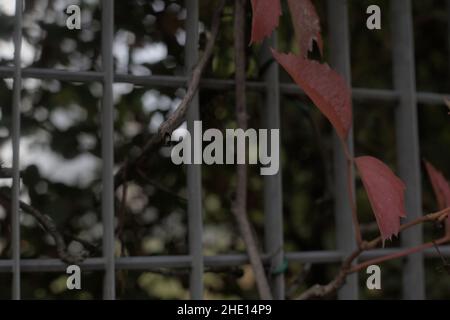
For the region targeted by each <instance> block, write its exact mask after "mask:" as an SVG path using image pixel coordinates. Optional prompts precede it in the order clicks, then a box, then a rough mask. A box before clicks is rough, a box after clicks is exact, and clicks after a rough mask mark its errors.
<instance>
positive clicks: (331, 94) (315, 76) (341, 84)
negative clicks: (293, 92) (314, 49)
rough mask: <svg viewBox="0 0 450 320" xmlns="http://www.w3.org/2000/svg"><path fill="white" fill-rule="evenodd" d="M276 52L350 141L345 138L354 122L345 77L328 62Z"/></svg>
mask: <svg viewBox="0 0 450 320" xmlns="http://www.w3.org/2000/svg"><path fill="white" fill-rule="evenodd" d="M272 54H273V56H274V57H275V59H276V60H277V61H278V63H280V64H281V65H282V66H283V68H284V69H285V70H286V71H287V72H288V73H289V74H290V76H291V77H292V78H293V79H294V81H295V82H296V83H297V85H299V86H300V88H302V89H303V91H304V92H305V93H306V94H307V95H308V97H309V98H310V99H311V100H312V101H313V102H314V104H315V105H316V106H317V107H318V108H319V110H320V111H321V112H322V113H323V114H324V115H325V117H327V119H328V120H329V121H330V122H331V124H332V125H333V126H334V128H335V129H336V132H337V134H338V135H339V137H340V138H341V139H342V141H343V143H344V145H346V143H345V141H346V139H347V135H348V132H349V130H350V128H351V126H352V106H351V94H350V89H349V88H348V86H347V83H346V82H345V80H344V78H342V77H341V76H340V75H339V74H338V73H337V72H335V71H334V70H333V69H331V68H330V67H329V66H328V65H327V64H326V63H325V64H320V63H319V62H317V61H313V60H308V59H305V58H303V57H300V56H295V55H293V54H291V53H290V54H284V53H279V52H277V51H276V50H273V49H272Z"/></svg>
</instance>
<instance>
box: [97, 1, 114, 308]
mask: <svg viewBox="0 0 450 320" xmlns="http://www.w3.org/2000/svg"><path fill="white" fill-rule="evenodd" d="M113 36H114V1H112V0H103V1H102V69H103V70H102V71H103V103H102V108H101V114H102V118H101V119H102V163H103V166H102V223H103V256H104V258H105V277H104V283H103V298H104V299H105V300H113V299H115V295H116V294H115V265H114V263H115V261H114V247H115V234H114V177H113V174H114V172H113V166H114V104H113V76H114V60H113V56H112V45H113Z"/></svg>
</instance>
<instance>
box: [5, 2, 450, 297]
mask: <svg viewBox="0 0 450 320" xmlns="http://www.w3.org/2000/svg"><path fill="white" fill-rule="evenodd" d="M101 4H102V61H103V62H102V71H101V72H90V71H88V72H72V71H62V70H55V69H37V68H21V63H20V57H21V42H22V31H21V30H22V25H23V24H22V12H23V1H22V0H16V14H15V29H14V47H15V53H14V67H0V78H3V79H6V78H9V79H11V78H12V79H13V80H14V86H13V105H12V108H13V110H12V146H13V170H14V175H13V186H12V258H11V259H2V260H0V272H3V273H11V272H12V275H13V281H12V298H13V299H20V297H21V294H20V288H21V273H24V272H62V271H64V270H65V267H66V266H65V265H64V263H62V262H61V261H60V260H58V259H21V257H20V223H19V191H20V190H19V187H20V176H19V163H20V154H19V145H20V134H21V131H20V122H21V121H20V107H21V88H22V79H23V78H34V79H56V80H63V81H74V82H75V81H76V82H83V83H87V82H99V83H102V85H103V88H104V90H103V101H102V109H101V112H102V118H101V126H102V160H103V166H102V184H103V188H102V224H103V230H104V234H103V255H102V257H99V258H89V259H87V260H85V261H84V262H83V263H82V264H81V265H80V267H81V269H82V270H102V271H104V299H114V298H115V272H116V270H121V269H127V270H145V269H149V268H158V267H165V268H181V267H183V268H186V267H190V293H191V298H193V299H201V298H202V296H203V273H204V266H235V265H242V264H245V263H248V259H247V257H246V255H244V254H225V255H215V256H204V255H203V254H202V230H203V227H202V198H201V184H202V181H201V167H200V165H190V166H188V168H187V184H188V188H187V190H188V221H189V223H188V238H189V254H188V255H177V256H135V257H120V258H116V257H115V256H114V241H115V236H114V184H113V164H114V141H113V129H114V128H113V111H114V110H113V101H112V93H113V92H112V88H113V83H131V84H136V85H142V86H145V87H174V88H176V87H179V86H183V85H185V84H186V82H187V81H188V76H189V70H191V68H192V67H193V66H194V64H195V63H196V60H197V58H198V51H197V49H198V46H197V44H198V40H199V33H198V29H199V28H198V25H199V7H198V6H199V0H186V8H187V19H186V35H187V39H186V59H185V64H186V76H185V77H179V76H156V75H152V76H145V77H144V76H133V75H127V74H114V69H113V56H112V45H113V32H114V31H113V30H114V19H113V17H114V1H112V0H102V1H101ZM347 6H348V4H347V1H346V0H328V1H327V8H328V17H327V18H328V21H329V23H328V24H329V41H330V51H331V64H332V65H333V66H334V67H335V68H336V69H337V70H338V71H339V72H340V73H341V74H343V75H344V76H345V78H346V79H347V81H348V82H349V83H350V82H351V81H350V77H351V75H350V40H349V30H348V25H349V20H348V7H347ZM390 11H391V17H390V21H391V25H392V37H393V41H392V43H393V46H394V48H393V52H392V59H393V66H394V68H393V79H394V88H393V89H392V90H377V89H369V88H353V91H352V92H353V98H354V99H355V100H364V101H367V100H370V101H394V102H396V103H397V110H396V133H397V137H396V138H397V142H398V143H397V144H398V145H401V146H402V149H401V150H400V149H398V150H397V159H398V168H399V173H400V176H401V178H402V179H403V180H404V181H405V182H406V184H407V185H408V186H409V187H408V189H407V191H406V205H407V211H408V213H409V219H413V218H415V217H417V216H419V215H421V214H422V208H421V207H422V205H421V183H420V158H419V143H418V141H419V140H418V135H419V133H418V128H417V103H418V102H420V103H431V104H442V103H443V101H444V95H441V94H436V93H430V92H416V88H415V71H414V68H415V64H414V41H413V27H412V8H411V0H395V1H390ZM449 18H450V11H449ZM275 44H276V40H275V36H274V37H272V38H271V39H270V40H269V41H266V43H265V44H264V49H263V50H264V54H263V55H262V61H261V63H262V64H263V63H264V62H265V61H267V59H270V57H271V55H270V53H269V50H268V48H269V46H273V47H274V46H275ZM264 60H265V61H264ZM278 79H279V67H278V66H277V65H276V64H271V66H270V67H269V68H268V70H267V71H266V74H265V76H264V80H263V81H261V82H249V83H247V87H248V90H253V91H257V92H260V93H261V94H264V95H265V96H266V99H265V101H266V102H265V112H264V115H265V119H264V121H265V123H264V126H265V127H267V128H269V129H270V128H279V127H280V96H281V95H283V94H292V93H299V92H300V90H299V89H298V88H297V86H296V85H294V84H290V83H279V80H278ZM200 87H201V88H208V89H226V88H232V87H233V81H232V80H218V79H203V80H202V81H201V85H200ZM196 119H199V100H198V94H197V96H196V97H195V98H194V99H193V101H192V105H191V108H190V110H189V114H188V117H187V122H188V129H189V130H192V123H193V121H194V120H196ZM350 140H352V135H351V136H350ZM334 154H335V157H334V172H335V217H336V219H335V220H336V243H337V247H336V250H333V251H300V252H284V251H283V250H282V248H283V216H282V212H283V209H282V196H283V193H282V181H281V179H282V178H281V173H279V174H277V175H274V176H265V178H264V185H265V190H264V193H265V197H264V199H265V200H264V201H265V202H264V211H265V213H264V217H265V218H264V226H265V233H264V244H265V253H264V254H263V259H264V260H265V261H266V262H268V263H270V264H271V265H280V264H281V263H282V261H283V259H284V258H286V259H287V260H288V261H290V262H300V263H336V262H339V261H341V260H342V259H343V258H344V257H345V256H346V255H347V254H348V253H349V252H350V251H352V250H353V249H354V247H355V242H354V236H353V230H352V229H353V228H352V222H351V210H350V204H349V202H348V200H347V199H348V196H347V194H346V192H347V191H346V190H347V188H346V172H345V169H344V168H345V167H346V165H345V158H344V155H343V154H342V151H341V147H340V145H339V143H338V140H337V138H336V139H335V141H334ZM421 242H422V230H421V229H420V228H415V229H413V230H410V231H408V232H405V233H404V234H402V245H404V246H413V245H417V244H419V243H421ZM280 248H281V249H280ZM399 250H400V249H377V250H372V251H369V252H365V253H363V254H362V255H361V257H360V259H361V260H365V259H369V258H374V257H378V256H381V255H384V254H386V253H393V252H396V251H399ZM441 251H442V253H443V255H446V256H450V247H449V246H446V247H443V248H442V249H441ZM436 256H437V254H436V252H435V251H434V250H433V249H428V250H425V251H424V252H423V253H417V254H414V255H411V256H409V257H407V258H406V260H405V267H404V268H405V269H404V272H403V286H402V287H403V297H404V298H406V299H423V298H425V284H424V282H425V278H424V277H425V275H424V267H423V259H424V258H432V257H436ZM271 286H272V290H273V295H274V297H275V298H276V299H284V291H285V290H284V277H283V275H282V274H279V275H276V276H274V277H273V278H272V279H271ZM358 287H359V286H358V279H357V275H352V276H350V277H349V279H348V281H347V282H346V284H345V286H344V287H343V288H342V289H341V290H340V292H339V298H340V299H357V298H358Z"/></svg>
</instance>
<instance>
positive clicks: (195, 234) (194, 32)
mask: <svg viewBox="0 0 450 320" xmlns="http://www.w3.org/2000/svg"><path fill="white" fill-rule="evenodd" d="M186 10H187V17H186V53H185V54H186V56H185V64H186V72H187V73H188V74H189V73H191V71H192V68H194V66H195V64H196V63H197V60H198V43H199V8H198V0H187V1H186ZM199 119H200V114H199V96H198V93H197V94H195V96H194V98H193V99H192V102H191V105H190V107H189V110H188V112H187V127H188V130H189V132H190V133H191V137H194V138H195V139H199V140H201V137H199V136H198V134H196V135H194V134H193V133H194V121H196V120H199ZM197 142H198V143H201V141H197ZM194 144H195V143H194ZM193 152H194V150H193ZM187 189H188V229H189V230H188V239H189V254H190V255H191V257H192V262H191V274H190V294H191V299H196V300H198V299H202V298H203V218H202V217H203V207H202V173H201V165H199V164H190V165H188V167H187Z"/></svg>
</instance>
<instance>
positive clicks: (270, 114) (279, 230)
mask: <svg viewBox="0 0 450 320" xmlns="http://www.w3.org/2000/svg"><path fill="white" fill-rule="evenodd" d="M276 45H277V37H276V35H273V36H272V37H271V38H270V39H268V40H266V41H265V42H264V45H263V53H262V57H261V62H260V63H261V64H262V65H265V64H266V63H267V62H268V61H269V60H273V57H272V54H271V52H270V50H269V49H270V47H272V48H276ZM264 81H265V83H266V84H267V91H266V93H265V97H264V98H265V105H264V115H265V119H264V125H265V127H266V128H267V129H269V130H270V129H280V87H279V67H278V63H273V62H272V63H271V64H270V66H269V68H268V69H267V71H266V74H265V75H264ZM268 141H270V139H268ZM269 150H270V152H271V153H272V151H271V146H269ZM276 156H279V155H276ZM264 244H265V250H266V253H267V254H269V256H270V257H271V258H270V265H271V266H272V268H276V267H278V266H281V265H282V263H283V259H284V250H283V249H284V248H283V191H282V183H281V167H280V169H279V171H278V173H277V174H275V175H267V176H264ZM271 288H272V295H273V298H274V299H278V300H283V299H284V294H285V291H284V275H283V273H280V274H277V275H274V276H273V277H272V279H271Z"/></svg>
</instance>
